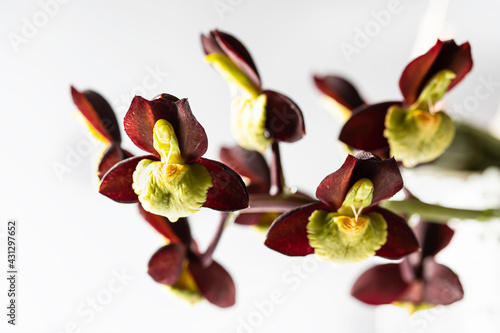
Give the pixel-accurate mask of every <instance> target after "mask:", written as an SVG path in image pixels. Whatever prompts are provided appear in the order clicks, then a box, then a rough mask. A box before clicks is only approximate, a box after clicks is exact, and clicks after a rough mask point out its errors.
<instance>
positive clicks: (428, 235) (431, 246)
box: [415, 221, 455, 257]
mask: <svg viewBox="0 0 500 333" xmlns="http://www.w3.org/2000/svg"><path fill="white" fill-rule="evenodd" d="M454 233H455V232H454V231H453V229H451V228H450V227H448V226H447V225H446V224H438V223H432V222H425V221H422V222H420V223H419V224H418V225H417V226H416V227H415V234H416V236H417V238H418V240H419V241H420V244H421V247H422V256H423V257H427V256H434V255H436V254H437V253H438V252H439V251H441V250H442V249H444V248H445V247H446V246H447V245H448V244H449V243H450V241H451V238H452V237H453V234H454Z"/></svg>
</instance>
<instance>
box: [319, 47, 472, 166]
mask: <svg viewBox="0 0 500 333" xmlns="http://www.w3.org/2000/svg"><path fill="white" fill-rule="evenodd" d="M471 68H472V57H471V52H470V45H469V44H468V43H464V44H462V45H460V46H458V45H457V44H456V43H455V42H454V41H453V40H448V41H444V42H443V41H440V40H438V41H437V43H436V45H434V46H433V47H432V48H431V49H430V50H429V51H428V52H427V53H425V54H424V55H422V56H420V57H418V58H416V59H415V60H413V61H412V62H410V64H409V65H408V66H407V67H406V68H405V70H404V71H403V73H402V75H401V78H400V81H399V86H400V89H401V93H402V95H403V101H389V102H382V103H377V104H365V103H364V102H363V100H362V99H361V97H360V95H359V93H358V92H357V91H356V89H355V88H354V86H353V85H352V84H351V83H350V82H348V81H346V80H345V79H342V78H339V77H335V76H326V77H315V83H316V85H317V87H318V88H319V89H320V90H321V91H322V92H323V93H325V94H326V95H327V96H329V97H331V98H332V99H334V100H335V101H336V102H337V103H338V104H340V105H341V106H342V107H343V108H344V110H348V111H351V112H352V114H351V117H350V118H349V120H348V121H347V122H346V124H345V125H344V127H343V128H342V131H341V133H340V136H339V139H340V141H342V142H344V143H346V144H347V145H349V146H351V147H353V148H355V149H359V150H364V151H369V152H372V153H374V154H380V155H383V156H385V155H387V156H390V155H393V156H394V157H395V158H396V159H397V160H398V161H401V162H403V164H404V165H405V166H408V167H413V166H415V165H417V164H419V163H426V162H430V161H432V160H435V159H436V158H437V157H439V156H440V155H441V154H442V153H443V152H444V151H445V150H446V148H447V147H448V146H449V145H450V144H451V141H452V140H453V136H454V133H455V131H454V126H453V121H452V120H451V119H450V118H449V117H448V116H447V115H446V114H445V113H444V112H442V111H436V110H435V104H436V103H437V102H438V101H439V100H440V99H441V98H442V97H443V95H444V94H445V92H446V91H449V90H451V89H452V88H453V87H455V86H456V85H457V84H458V83H459V82H460V81H461V80H462V79H463V78H464V77H465V75H466V74H467V73H468V72H469V71H470V70H471ZM389 151H390V153H389Z"/></svg>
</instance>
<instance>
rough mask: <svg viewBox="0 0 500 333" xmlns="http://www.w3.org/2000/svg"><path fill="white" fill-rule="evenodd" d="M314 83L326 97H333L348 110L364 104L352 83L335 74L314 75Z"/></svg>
mask: <svg viewBox="0 0 500 333" xmlns="http://www.w3.org/2000/svg"><path fill="white" fill-rule="evenodd" d="M314 84H315V85H316V87H317V88H318V89H319V90H320V91H321V92H322V93H323V94H325V95H327V96H328V97H330V98H332V99H334V100H335V101H336V102H337V103H339V104H341V105H342V106H344V107H345V108H347V109H348V110H351V111H352V110H354V109H356V108H358V107H360V106H362V105H364V104H365V102H364V101H363V99H362V98H361V96H360V95H359V93H358V91H357V90H356V88H355V87H354V85H353V84H352V83H351V82H349V81H348V80H346V79H344V78H343V77H340V76H336V75H324V76H321V75H315V76H314Z"/></svg>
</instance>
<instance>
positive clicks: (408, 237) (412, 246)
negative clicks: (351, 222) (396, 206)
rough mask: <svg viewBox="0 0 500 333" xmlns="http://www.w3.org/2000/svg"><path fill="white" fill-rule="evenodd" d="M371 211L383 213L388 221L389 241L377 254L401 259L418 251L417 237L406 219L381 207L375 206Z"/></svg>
mask: <svg viewBox="0 0 500 333" xmlns="http://www.w3.org/2000/svg"><path fill="white" fill-rule="evenodd" d="M370 212H377V213H379V214H381V215H382V216H383V217H384V219H385V221H386V222H387V241H386V243H385V244H384V245H382V247H381V248H380V249H379V250H378V251H377V253H376V255H377V256H379V257H384V258H387V259H400V258H402V257H404V256H406V255H408V254H410V253H413V252H415V251H418V249H419V246H418V241H417V238H416V237H415V235H414V234H413V231H412V230H411V228H410V227H409V226H408V223H407V222H406V221H405V219H403V218H402V217H401V216H399V215H396V214H394V213H392V212H390V211H388V210H386V209H383V208H380V207H373V208H372V209H370Z"/></svg>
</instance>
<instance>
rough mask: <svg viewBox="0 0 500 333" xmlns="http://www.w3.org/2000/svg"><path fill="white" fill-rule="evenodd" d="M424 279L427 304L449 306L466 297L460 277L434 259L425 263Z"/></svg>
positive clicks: (426, 260)
mask: <svg viewBox="0 0 500 333" xmlns="http://www.w3.org/2000/svg"><path fill="white" fill-rule="evenodd" d="M424 279H425V283H426V285H425V289H424V290H425V292H424V299H423V300H424V301H425V302H428V303H431V304H441V305H448V304H451V303H454V302H456V301H459V300H461V299H462V298H463V297H464V290H463V288H462V285H461V283H460V280H459V279H458V276H457V275H456V274H455V273H454V272H453V271H452V270H451V269H449V268H448V267H446V266H444V265H440V264H438V263H436V262H435V261H434V259H433V258H427V259H425V261H424Z"/></svg>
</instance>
